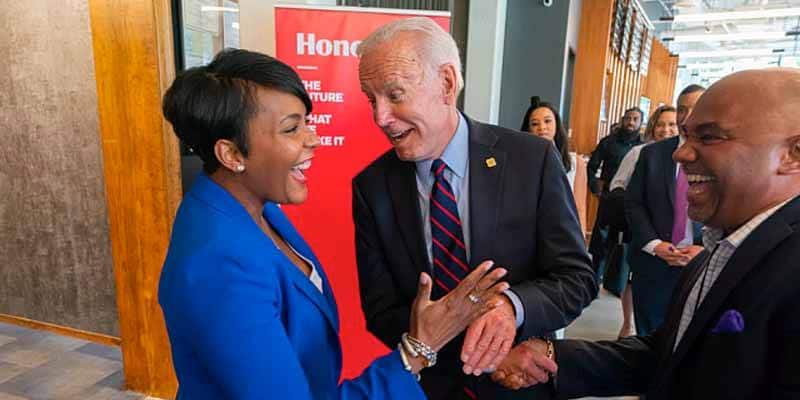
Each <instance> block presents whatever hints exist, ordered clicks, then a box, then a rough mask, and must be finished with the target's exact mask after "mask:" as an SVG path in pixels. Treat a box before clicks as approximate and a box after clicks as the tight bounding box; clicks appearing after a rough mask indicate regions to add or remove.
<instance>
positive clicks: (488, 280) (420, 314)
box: [409, 261, 509, 351]
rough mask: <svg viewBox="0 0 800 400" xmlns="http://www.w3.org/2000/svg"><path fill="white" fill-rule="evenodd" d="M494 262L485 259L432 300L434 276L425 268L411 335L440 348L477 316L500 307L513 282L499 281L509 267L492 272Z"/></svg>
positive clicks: (412, 314) (416, 299)
mask: <svg viewBox="0 0 800 400" xmlns="http://www.w3.org/2000/svg"><path fill="white" fill-rule="evenodd" d="M493 265H494V263H493V262H492V261H484V262H483V263H481V265H479V266H478V267H477V268H475V270H473V271H472V272H471V273H470V274H469V275H467V277H466V278H464V280H462V281H461V283H459V284H458V286H457V287H456V288H455V289H453V290H452V291H450V293H448V294H447V295H446V296H444V297H442V298H441V299H439V300H437V301H431V288H432V285H433V283H432V281H431V277H430V276H429V275H428V274H426V273H424V272H423V273H422V274H420V279H419V288H418V289H417V297H416V298H415V299H414V303H413V304H412V305H411V321H410V325H411V328H410V332H409V335H411V336H413V337H415V338H417V339H419V340H420V341H422V342H423V343H425V344H427V345H428V346H430V347H431V348H432V349H433V350H435V351H439V350H440V349H441V348H442V347H444V345H445V344H447V342H449V341H450V340H452V339H453V338H454V337H456V336H457V335H458V334H459V333H461V331H463V330H464V329H465V328H466V327H467V325H469V324H470V323H471V322H472V321H473V320H474V319H475V318H477V317H479V316H481V315H483V314H484V313H485V312H487V311H489V310H491V309H493V308H494V307H497V306H498V305H499V304H498V303H499V301H498V300H497V295H498V294H500V293H502V292H504V291H505V290H507V289H508V288H509V285H508V283H506V282H500V283H498V281H499V280H500V278H502V277H503V276H505V275H506V272H507V271H506V270H505V269H503V268H497V269H495V270H494V271H492V272H489V270H490V269H491V268H492V266H493Z"/></svg>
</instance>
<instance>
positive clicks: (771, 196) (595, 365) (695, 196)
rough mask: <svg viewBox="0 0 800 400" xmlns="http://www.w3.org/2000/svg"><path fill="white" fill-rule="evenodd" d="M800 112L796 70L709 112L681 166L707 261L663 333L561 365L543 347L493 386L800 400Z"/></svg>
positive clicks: (563, 352)
mask: <svg viewBox="0 0 800 400" xmlns="http://www.w3.org/2000/svg"><path fill="white" fill-rule="evenodd" d="M798 107H800V71H798V70H797V69H789V68H784V69H778V68H775V69H767V70H754V71H744V72H739V73H736V74H733V75H730V76H728V77H726V78H723V79H722V80H720V81H719V82H717V83H716V84H714V85H713V86H711V87H710V88H709V89H708V91H707V92H706V93H705V94H703V96H702V97H701V98H700V100H699V101H698V103H697V106H696V107H695V109H694V111H693V113H692V114H691V115H690V116H689V119H688V121H687V123H686V128H687V131H686V132H687V133H684V135H685V137H686V142H685V143H684V144H683V145H682V146H681V147H680V148H678V149H677V150H676V151H675V153H674V154H673V158H674V159H675V161H677V162H679V163H681V166H682V167H684V168H685V169H686V174H687V176H688V181H689V184H690V188H689V190H688V195H687V198H688V203H689V216H690V217H691V218H692V219H693V220H696V221H701V222H703V224H704V225H705V227H706V229H705V230H704V233H703V241H704V243H705V244H706V248H707V249H708V252H703V253H701V255H700V256H698V257H696V258H695V260H693V261H692V263H691V265H690V268H686V269H685V271H686V273H685V274H683V276H682V277H681V280H680V282H679V285H678V289H677V290H676V291H675V293H674V297H673V301H672V303H671V305H670V308H669V311H668V313H667V319H666V321H665V324H664V325H663V326H662V327H661V328H660V329H658V330H656V331H655V333H653V334H652V335H650V336H644V337H642V336H633V337H628V338H625V339H621V340H618V341H615V342H609V341H607V342H597V343H591V342H587V341H577V340H567V341H561V342H556V343H554V344H553V346H552V347H550V349H552V350H554V351H553V352H552V353H551V355H552V357H551V358H548V357H547V355H546V354H545V351H546V349H547V348H548V344H547V343H545V342H543V341H533V342H530V344H529V346H528V347H527V348H526V350H527V351H526V352H525V354H522V352H520V354H511V355H509V357H507V358H506V362H505V363H504V364H506V365H503V366H501V367H500V370H499V371H498V372H496V373H495V375H494V377H495V378H496V379H498V380H500V381H502V382H504V383H505V384H510V385H514V384H520V383H522V384H528V383H533V382H535V381H544V380H547V376H546V375H544V372H545V370H547V371H551V372H555V373H556V375H555V377H556V378H555V382H556V390H557V392H558V395H559V397H566V398H574V397H583V396H588V395H595V396H617V395H623V394H640V393H642V394H646V395H647V398H648V400H659V399H734V400H735V399H797V398H800V364H798V363H797V357H798V355H800V264H798V263H797V261H796V260H797V259H798V258H800V198H798V195H800V131H798V128H797V127H798V126H800V113H797V110H798ZM753 115H758V116H761V117H762V118H753V117H752V116H753ZM512 358H513V359H512ZM552 358H554V359H555V360H556V361H557V362H558V369H557V372H556V371H555V370H556V368H554V365H553V363H552V361H553V360H552ZM523 373H524V374H523ZM531 376H533V378H534V379H528V378H529V377H531ZM523 381H524V382H523Z"/></svg>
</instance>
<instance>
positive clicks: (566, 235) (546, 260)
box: [511, 146, 597, 338]
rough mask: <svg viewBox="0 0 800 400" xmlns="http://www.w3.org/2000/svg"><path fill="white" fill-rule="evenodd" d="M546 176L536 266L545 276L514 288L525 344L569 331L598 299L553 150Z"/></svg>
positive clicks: (539, 210)
mask: <svg viewBox="0 0 800 400" xmlns="http://www.w3.org/2000/svg"><path fill="white" fill-rule="evenodd" d="M542 171H543V172H542V175H541V177H540V179H541V181H540V182H538V185H539V187H540V192H539V198H538V199H537V204H536V207H537V218H536V232H537V234H536V249H537V251H536V252H537V255H536V264H537V269H538V270H539V271H541V273H540V274H538V275H537V276H536V277H535V278H534V279H531V280H528V281H524V282H522V283H519V284H516V285H513V286H512V287H511V290H512V291H514V293H516V294H517V295H518V296H519V297H520V299H521V300H522V303H523V305H524V307H525V322H524V323H523V324H522V327H521V332H520V333H519V335H518V336H520V337H521V338H528V337H531V336H539V335H544V334H546V333H549V332H552V331H555V330H557V329H560V328H563V327H565V326H567V325H568V324H569V323H570V322H572V320H574V319H575V318H577V317H578V316H579V315H580V314H581V311H583V309H584V307H586V306H587V305H589V303H591V302H592V300H594V298H595V296H596V295H597V282H596V280H595V274H594V272H593V270H592V267H591V265H592V262H591V259H590V258H589V253H587V251H586V244H585V241H584V239H583V233H582V231H581V228H580V223H579V222H578V216H577V212H576V211H575V200H574V199H573V197H572V190H571V189H570V187H569V183H568V182H567V179H566V176H565V175H564V170H563V168H561V164H560V161H559V158H558V154H557V153H556V152H555V148H554V147H553V146H549V149H548V151H547V152H546V154H545V157H544V161H543V166H542Z"/></svg>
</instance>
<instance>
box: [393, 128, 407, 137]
mask: <svg viewBox="0 0 800 400" xmlns="http://www.w3.org/2000/svg"><path fill="white" fill-rule="evenodd" d="M408 131H410V129H407V130H404V131H402V132H396V133H390V134H389V137H390V138H392V139H398V138H400V137H401V136H403V135H405V134H406V133H408Z"/></svg>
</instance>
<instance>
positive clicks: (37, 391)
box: [0, 292, 635, 400]
mask: <svg viewBox="0 0 800 400" xmlns="http://www.w3.org/2000/svg"><path fill="white" fill-rule="evenodd" d="M620 324H621V311H620V306H619V300H617V299H616V298H614V297H612V296H610V295H608V294H606V293H605V292H604V293H602V294H601V295H600V298H599V299H597V300H595V301H594V302H593V303H592V305H591V306H590V307H589V308H588V309H586V310H585V311H584V313H583V315H582V316H581V317H580V318H578V320H577V321H575V323H573V324H572V325H571V326H570V327H569V328H567V333H566V334H567V337H571V338H585V339H592V340H599V339H613V338H615V337H616V335H617V333H618V331H619V327H620ZM73 399H80V400H144V399H148V397H146V396H144V395H141V394H138V393H133V392H128V391H125V390H124V389H123V376H122V358H121V355H120V351H119V349H118V348H116V347H110V346H103V345H99V344H95V343H90V342H87V341H84V340H79V339H73V338H69V337H64V336H59V335H54V334H51V333H47V332H40V331H33V330H30V329H25V328H20V327H17V326H14V325H8V324H3V323H0V400H73ZM621 399H626V400H627V399H635V398H633V397H626V398H618V400H621ZM587 400H588V399H587Z"/></svg>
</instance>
